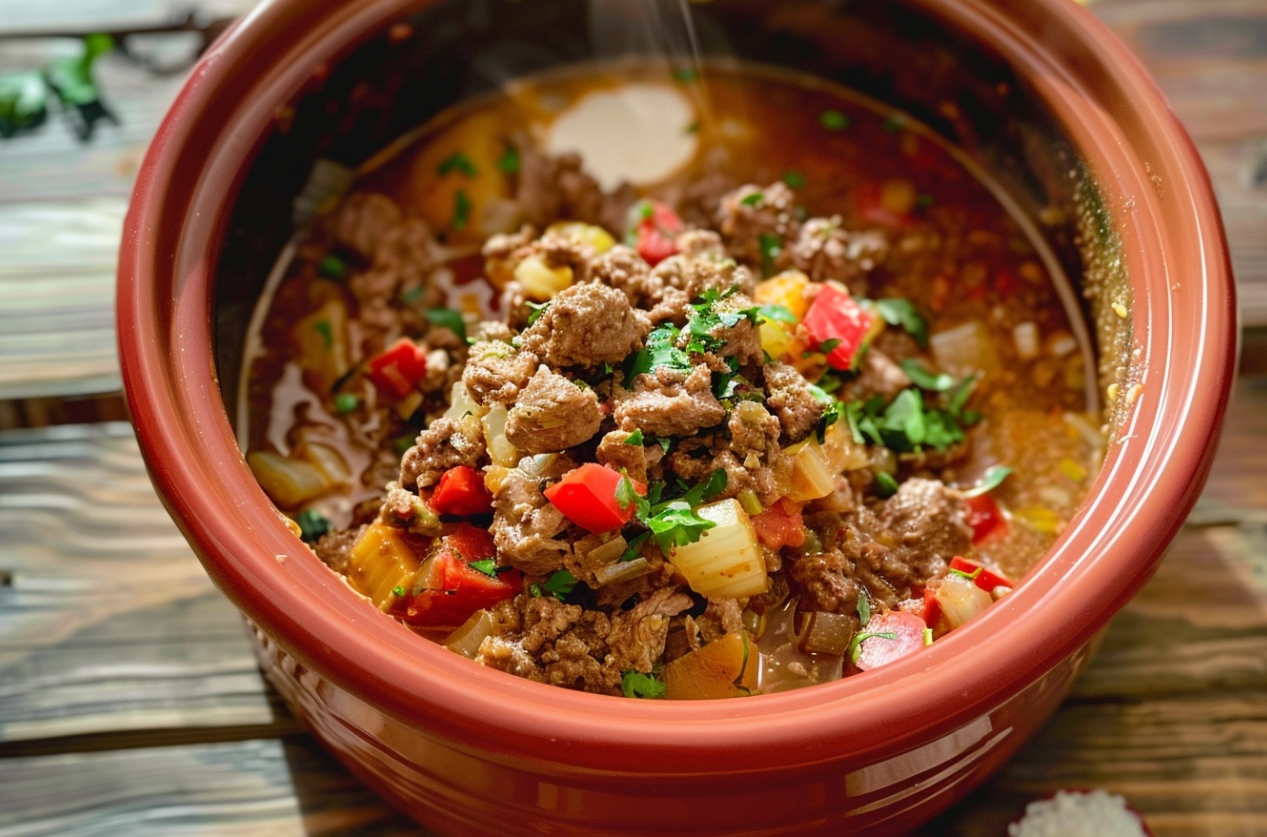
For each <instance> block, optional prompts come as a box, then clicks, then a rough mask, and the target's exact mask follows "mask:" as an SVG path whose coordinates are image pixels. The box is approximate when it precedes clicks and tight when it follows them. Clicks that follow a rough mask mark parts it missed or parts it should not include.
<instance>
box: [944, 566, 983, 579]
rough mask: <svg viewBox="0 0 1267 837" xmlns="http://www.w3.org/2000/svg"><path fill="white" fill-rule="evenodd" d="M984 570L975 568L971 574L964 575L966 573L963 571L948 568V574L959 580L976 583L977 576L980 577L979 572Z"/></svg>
mask: <svg viewBox="0 0 1267 837" xmlns="http://www.w3.org/2000/svg"><path fill="white" fill-rule="evenodd" d="M984 569H985V567H977V568H976V569H975V570H973V571H972V572H970V573H966V572H964V571H963V570H958V569H955V568H954V567H951V568H950V574H951V575H957V576H959V577H960V578H966V579H968V580H969V581H976V580H977V576H979V575H981V572H982V571H983V570H984Z"/></svg>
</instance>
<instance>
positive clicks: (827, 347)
mask: <svg viewBox="0 0 1267 837" xmlns="http://www.w3.org/2000/svg"><path fill="white" fill-rule="evenodd" d="M839 345H840V338H839V337H832V338H831V339H829V340H824V341H823V342H821V343H819V344H818V351H819V352H820V353H821V354H825V355H829V354H831V353H832V351H834V350H835V348H836V347H837V346H839Z"/></svg>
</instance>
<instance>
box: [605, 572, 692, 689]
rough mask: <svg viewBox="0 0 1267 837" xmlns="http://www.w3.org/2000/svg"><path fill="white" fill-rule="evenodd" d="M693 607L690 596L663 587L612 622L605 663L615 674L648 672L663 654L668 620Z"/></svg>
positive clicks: (617, 614)
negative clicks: (608, 652)
mask: <svg viewBox="0 0 1267 837" xmlns="http://www.w3.org/2000/svg"><path fill="white" fill-rule="evenodd" d="M694 606H695V602H694V601H693V600H692V599H691V597H690V596H689V595H687V594H686V593H684V592H682V591H681V590H680V589H678V588H676V587H662V588H660V589H659V590H656V591H654V592H652V593H651V594H650V595H649V596H647V597H646V598H644V599H643V600H642V601H640V602H638V603H637V604H636V605H634V606H633V607H632V608H630V609H629V610H626V611H618V612H617V613H615V614H614V615H613V616H612V619H611V633H610V634H609V635H608V637H607V646H608V648H609V649H610V656H609V657H608V658H607V663H608V665H610V666H611V667H612V668H614V669H616V670H617V671H630V670H633V671H641V672H649V671H651V670H652V669H653V668H654V667H655V666H656V664H657V662H659V660H660V658H661V657H662V656H663V655H664V641H665V639H666V638H667V637H668V635H669V621H670V618H671V617H673V616H677V615H678V614H679V613H682V612H683V611H686V610H689V609H690V608H692V607H694Z"/></svg>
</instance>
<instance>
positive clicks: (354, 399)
mask: <svg viewBox="0 0 1267 837" xmlns="http://www.w3.org/2000/svg"><path fill="white" fill-rule="evenodd" d="M360 403H361V398H360V396H358V395H355V394H354V393H351V392H341V393H339V394H338V395H336V396H335V397H334V411H335V412H336V413H338V414H339V415H341V416H346V415H347V414H348V413H350V412H352V411H353V410H355V409H356V408H357V407H358V406H360Z"/></svg>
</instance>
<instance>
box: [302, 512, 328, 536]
mask: <svg viewBox="0 0 1267 837" xmlns="http://www.w3.org/2000/svg"><path fill="white" fill-rule="evenodd" d="M295 522H296V523H298V524H299V537H300V539H301V540H303V541H304V542H305V543H311V542H312V541H315V540H317V539H318V538H320V537H321V536H322V535H324V534H326V533H327V532H329V531H330V521H329V520H326V518H325V515H323V514H322V513H321V512H319V511H317V510H316V509H304V510H303V511H301V512H300V513H299V514H297V515H295Z"/></svg>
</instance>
